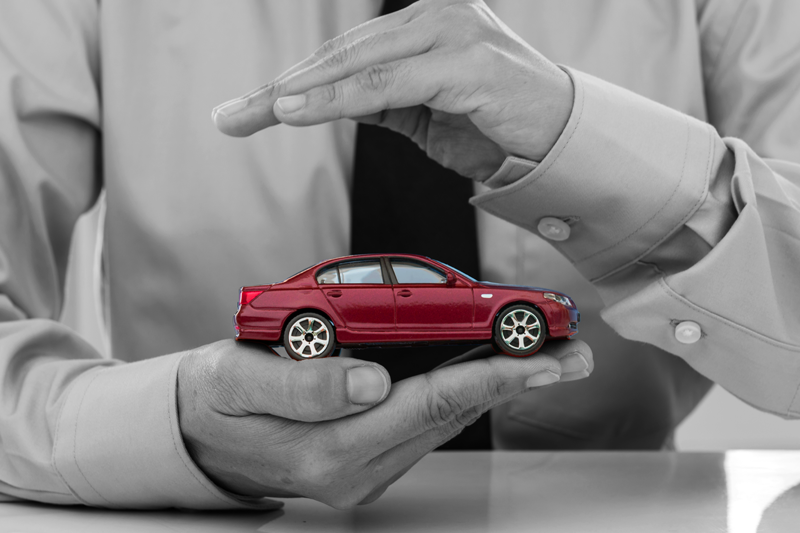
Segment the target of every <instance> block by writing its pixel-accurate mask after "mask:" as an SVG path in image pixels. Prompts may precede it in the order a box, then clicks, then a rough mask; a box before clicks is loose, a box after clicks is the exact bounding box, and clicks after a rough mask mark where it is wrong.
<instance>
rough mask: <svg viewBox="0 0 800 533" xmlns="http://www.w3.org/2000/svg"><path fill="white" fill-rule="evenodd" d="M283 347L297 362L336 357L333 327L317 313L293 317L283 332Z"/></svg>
mask: <svg viewBox="0 0 800 533" xmlns="http://www.w3.org/2000/svg"><path fill="white" fill-rule="evenodd" d="M283 347H284V348H285V349H286V353H287V354H289V357H291V358H292V359H295V360H297V361H302V360H304V359H321V358H323V357H328V356H331V355H338V353H336V354H334V353H333V352H334V350H335V348H336V336H335V334H334V332H333V325H332V324H331V323H330V321H329V320H328V319H327V318H325V317H324V316H322V315H320V314H319V313H301V314H299V315H297V316H296V317H293V318H292V319H291V320H290V321H289V324H288V325H287V326H286V329H285V330H284V332H283Z"/></svg>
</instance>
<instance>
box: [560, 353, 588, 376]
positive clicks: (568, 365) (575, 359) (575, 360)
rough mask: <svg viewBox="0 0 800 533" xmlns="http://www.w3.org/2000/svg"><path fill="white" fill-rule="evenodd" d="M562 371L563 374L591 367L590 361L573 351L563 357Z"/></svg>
mask: <svg viewBox="0 0 800 533" xmlns="http://www.w3.org/2000/svg"><path fill="white" fill-rule="evenodd" d="M560 362H561V372H562V373H563V374H570V373H572V372H580V371H582V370H588V369H589V363H588V362H587V361H586V358H585V357H583V355H581V354H579V353H577V352H576V353H571V354H569V355H568V356H566V357H564V358H562V359H561V361H560Z"/></svg>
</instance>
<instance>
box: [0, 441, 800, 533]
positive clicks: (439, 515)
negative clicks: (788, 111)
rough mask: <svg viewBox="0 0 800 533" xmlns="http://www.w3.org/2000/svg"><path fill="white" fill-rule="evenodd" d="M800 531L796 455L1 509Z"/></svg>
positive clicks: (497, 470) (90, 515)
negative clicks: (264, 503) (147, 505)
mask: <svg viewBox="0 0 800 533" xmlns="http://www.w3.org/2000/svg"><path fill="white" fill-rule="evenodd" d="M222 530H225V531H233V532H238V531H247V532H254V531H260V532H276V533H278V532H295V531H303V532H314V531H326V532H331V531H332V532H338V531H341V532H350V531H365V532H367V531H368V532H381V531H426V532H429V531H454V532H455V531H457V532H459V533H464V532H473V531H475V532H506V531H508V532H510V531H546V532H548V533H550V532H560V531H570V532H584V531H586V532H589V531H591V532H598V533H599V532H614V533H625V532H636V533H640V532H642V531H648V532H675V531H709V532H715V533H717V532H720V533H722V532H728V533H756V532H757V533H798V532H800V452H789V451H786V452H784V451H732V452H728V453H726V454H721V453H659V452H589V453H587V452H558V453H542V452H493V453H485V452H474V453H473V452H450V453H444V452H439V453H435V454H432V455H430V456H428V457H426V458H425V459H423V460H422V461H421V462H420V463H419V464H418V465H417V466H416V467H414V468H413V469H412V470H411V471H410V472H409V473H408V474H407V475H406V476H405V477H404V478H402V479H401V480H400V481H398V482H397V483H396V484H395V485H393V486H392V487H391V488H390V489H389V490H388V491H387V492H386V494H385V495H384V496H383V497H382V498H381V499H380V500H378V501H377V502H375V503H373V504H371V505H367V506H361V507H358V508H356V509H353V510H351V511H336V510H334V509H330V508H328V507H326V506H324V505H322V504H319V503H316V502H312V501H308V500H303V499H296V500H286V507H285V508H284V510H283V511H280V512H275V513H247V512H230V513H191V512H181V511H158V512H123V511H106V510H98V509H86V508H58V507H51V506H44V505H36V504H29V503H8V504H0V533H11V532H34V531H36V532H39V531H59V532H72V531H75V532H80V533H92V532H94V531H98V532H100V531H103V532H105V531H115V532H127V531H131V532H133V531H137V532H139V531H148V532H150V531H153V532H162V531H163V532H176V531H186V532H193V533H202V532H206V531H222Z"/></svg>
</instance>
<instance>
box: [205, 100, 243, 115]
mask: <svg viewBox="0 0 800 533" xmlns="http://www.w3.org/2000/svg"><path fill="white" fill-rule="evenodd" d="M245 107H247V99H243V100H234V101H233V102H228V103H227V104H222V105H221V106H219V107H217V108H216V109H214V112H213V113H212V117H213V118H214V119H216V118H217V115H222V116H223V117H229V116H231V115H233V114H235V113H238V112H239V111H241V110H242V109H244V108H245Z"/></svg>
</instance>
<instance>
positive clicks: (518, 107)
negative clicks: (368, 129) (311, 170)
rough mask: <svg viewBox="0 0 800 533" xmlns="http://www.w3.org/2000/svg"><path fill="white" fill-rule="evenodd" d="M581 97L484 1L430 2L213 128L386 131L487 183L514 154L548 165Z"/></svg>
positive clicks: (265, 92) (328, 53)
mask: <svg viewBox="0 0 800 533" xmlns="http://www.w3.org/2000/svg"><path fill="white" fill-rule="evenodd" d="M572 92H573V89H572V82H571V81H570V79H569V76H567V74H566V73H565V72H564V71H562V70H561V69H560V68H558V67H557V66H556V65H554V64H553V63H551V62H550V61H548V60H547V59H545V58H544V57H543V56H542V55H541V54H539V53H538V52H537V51H536V50H534V49H533V48H531V47H530V46H529V45H528V44H527V43H525V42H524V41H523V40H522V39H520V38H519V37H518V36H517V35H515V34H514V33H513V32H512V31H511V30H510V29H509V28H508V27H507V26H506V25H505V24H503V23H502V22H501V21H500V20H499V19H498V18H497V17H496V16H495V15H494V13H492V12H491V11H490V10H489V8H488V7H487V6H486V5H485V4H484V3H483V1H482V0H420V1H419V2H417V3H415V4H412V5H411V6H410V7H408V8H406V9H403V10H401V11H398V12H396V13H392V14H389V15H386V16H383V17H379V18H377V19H374V20H371V21H369V22H367V23H365V24H362V25H360V26H358V27H356V28H354V29H352V30H350V31H348V32H346V33H344V34H343V35H340V36H338V37H336V38H334V39H332V40H331V41H328V42H327V43H325V44H324V45H323V46H322V47H321V48H319V49H318V50H317V51H316V52H314V54H312V55H311V56H310V57H309V58H307V59H305V60H304V61H302V62H300V63H298V64H297V65H295V66H294V67H292V68H291V69H289V70H288V71H287V72H285V73H284V74H282V75H281V76H280V77H278V78H277V79H276V80H274V81H272V82H270V83H268V84H267V85H265V86H263V87H261V88H258V89H256V90H254V91H253V92H251V93H249V94H247V95H245V96H243V97H241V98H238V99H235V100H232V101H230V102H226V103H225V104H222V105H220V106H218V107H217V108H215V109H214V113H213V117H214V122H215V123H216V125H217V127H218V128H219V129H220V130H221V131H222V132H224V133H227V134H228V135H234V136H245V135H250V134H252V133H255V132H256V131H259V130H261V129H264V128H268V127H270V126H274V125H275V124H278V123H280V122H283V123H285V124H289V125H292V126H309V125H312V124H320V123H323V122H328V121H331V120H336V119H339V118H352V119H356V120H359V121H362V122H367V123H373V124H380V125H382V126H385V127H388V128H391V129H393V130H395V131H398V132H401V133H403V134H405V135H407V136H408V137H410V138H411V139H412V140H414V141H415V142H416V143H417V144H418V145H419V146H420V148H422V149H423V150H425V151H426V152H427V154H428V156H429V157H431V158H433V159H434V160H436V161H438V162H439V163H441V164H442V165H444V166H446V167H448V168H452V169H454V170H456V171H457V172H459V173H460V174H462V175H465V176H468V177H471V178H476V179H485V178H487V177H488V176H490V175H491V174H492V173H493V172H494V171H495V170H496V169H497V167H498V166H499V165H500V163H502V161H503V159H504V158H505V157H506V156H507V155H515V156H519V157H523V158H526V159H530V160H533V161H540V160H541V159H543V158H544V156H545V155H547V153H548V152H549V150H550V149H551V148H552V146H553V145H554V144H555V142H556V140H557V139H558V136H559V135H560V134H561V131H562V130H563V129H564V126H565V125H566V123H567V119H568V118H569V114H570V112H571V109H572V97H573V95H572Z"/></svg>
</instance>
